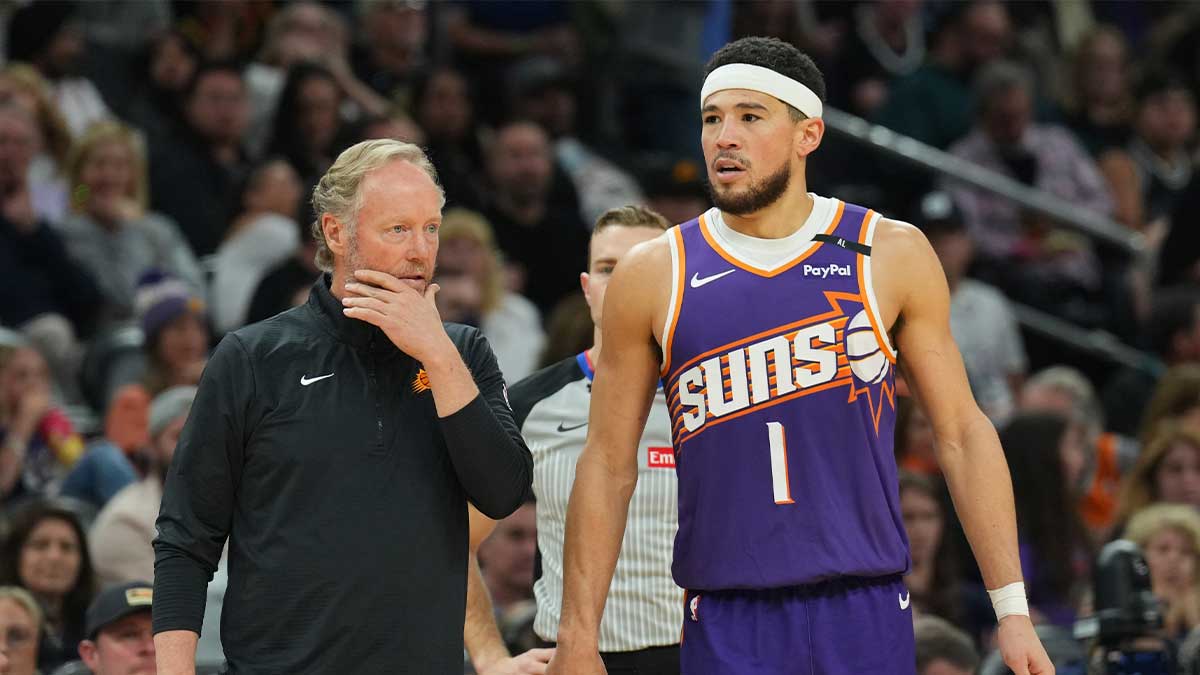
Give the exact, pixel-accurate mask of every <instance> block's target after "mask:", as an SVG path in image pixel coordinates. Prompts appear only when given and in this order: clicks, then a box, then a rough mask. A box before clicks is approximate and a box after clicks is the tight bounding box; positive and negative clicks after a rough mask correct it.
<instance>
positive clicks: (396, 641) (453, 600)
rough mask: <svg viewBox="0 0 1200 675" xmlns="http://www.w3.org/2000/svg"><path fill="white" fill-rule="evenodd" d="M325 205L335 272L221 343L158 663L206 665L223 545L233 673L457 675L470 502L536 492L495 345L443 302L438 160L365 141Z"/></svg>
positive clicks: (326, 252) (165, 599)
mask: <svg viewBox="0 0 1200 675" xmlns="http://www.w3.org/2000/svg"><path fill="white" fill-rule="evenodd" d="M312 201H313V206H314V212H315V213H317V214H319V215H318V220H317V222H316V223H315V225H314V234H315V235H316V240H317V242H318V243H319V248H318V253H317V263H318V265H319V266H320V267H322V269H324V270H325V271H326V274H325V275H324V276H323V277H322V278H321V279H320V280H318V281H317V283H316V284H315V285H314V286H313V290H312V293H311V294H310V295H309V299H308V302H307V303H306V304H304V305H301V306H299V307H297V308H295V309H292V310H289V311H287V312H284V313H283V314H280V315H278V316H275V317H273V318H271V319H268V320H266V321H263V322H261V323H257V324H253V325H251V326H247V327H245V328H242V329H240V330H237V331H235V332H233V333H230V334H229V335H227V336H226V337H225V338H224V340H222V341H221V343H220V344H219V345H218V346H217V349H216V351H215V352H214V354H213V356H212V358H211V360H210V361H209V362H208V366H207V368H206V369H205V371H204V376H203V377H202V378H201V381H200V386H199V391H198V392H197V394H196V399H195V402H194V404H193V406H192V410H191V414H190V416H189V418H188V421H187V424H186V426H185V427H184V429H183V433H182V435H181V436H180V439H179V445H178V447H177V449H176V452H175V457H174V460H173V462H172V464H171V468H170V470H169V472H168V474H167V480H166V486H165V489H164V494H163V500H162V507H161V511H160V513H159V517H158V522H157V527H158V537H157V538H156V539H155V541H154V549H155V565H154V569H155V579H154V632H155V645H156V647H157V654H158V667H159V673H167V674H174V673H191V672H193V660H194V653H195V647H196V640H197V635H198V633H199V631H200V625H201V619H202V615H203V613H204V600H205V585H206V583H207V581H208V580H209V579H210V578H211V576H212V573H213V571H214V570H215V569H216V567H217V563H218V561H219V559H220V557H221V551H222V548H223V547H224V545H225V542H226V538H228V540H229V587H228V590H227V591H226V595H225V601H224V608H223V612H222V617H221V638H222V643H223V646H224V649H225V656H226V659H227V661H228V667H229V672H230V673H356V674H370V673H389V674H391V673H449V672H453V671H454V670H456V669H457V670H458V672H462V671H461V668H462V658H463V614H464V606H465V599H466V566H467V535H468V525H467V522H468V521H467V502H468V501H469V502H470V503H472V504H474V505H475V506H476V507H477V508H478V509H479V510H480V511H481V512H482V513H484V514H485V515H487V516H489V517H491V518H497V519H498V518H503V517H504V516H506V515H508V514H509V513H511V512H512V511H514V510H515V509H516V508H517V507H518V506H519V505H520V504H521V501H522V498H523V496H524V495H525V494H526V492H527V491H528V489H529V485H530V480H531V478H530V476H531V464H532V462H531V459H530V454H529V450H528V449H527V448H526V447H525V444H524V442H523V441H522V440H521V434H520V432H519V430H518V429H517V426H516V425H515V424H514V422H513V418H512V412H511V410H510V409H509V406H508V401H507V393H506V391H505V389H504V384H503V378H502V376H501V373H500V370H499V369H498V368H497V366H496V359H495V357H494V356H493V355H492V351H491V349H490V348H489V347H488V345H487V342H486V341H485V340H484V338H483V337H482V336H481V335H480V334H479V332H478V331H476V330H475V329H473V328H469V327H467V326H461V325H457V324H443V323H442V321H441V319H440V317H439V316H438V313H437V310H436V308H435V306H434V294H435V293H436V292H437V285H436V284H431V283H430V279H431V278H432V275H433V268H434V260H435V259H436V256H437V249H438V227H439V225H440V223H441V209H442V206H443V204H444V201H445V198H444V195H443V193H442V190H441V188H440V187H439V186H438V183H437V175H436V173H435V171H434V168H433V165H432V164H430V162H429V160H428V158H427V157H426V156H425V154H424V153H423V152H422V151H421V149H420V148H418V147H416V146H414V145H411V144H407V143H402V142H399V141H394V140H388V139H384V140H375V141H366V142H363V143H359V144H358V145H355V146H353V147H351V148H349V149H348V150H346V151H345V152H343V153H342V154H341V156H339V157H338V159H337V161H336V162H334V164H333V166H332V167H330V168H329V171H328V172H327V173H326V174H325V175H324V176H323V177H322V178H321V180H320V182H319V183H318V184H317V186H316V188H315V189H314V190H313V198H312Z"/></svg>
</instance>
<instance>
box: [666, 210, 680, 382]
mask: <svg viewBox="0 0 1200 675" xmlns="http://www.w3.org/2000/svg"><path fill="white" fill-rule="evenodd" d="M676 227H679V226H678V225H676ZM678 240H679V238H678V237H676V236H675V233H674V232H672V233H671V236H669V237H667V243H669V244H670V249H671V299H670V301H669V302H667V321H666V323H664V324H663V332H662V340H663V343H664V346H663V349H664V350H665V349H666V346H665V343H666V341H667V337H668V336H669V335H670V334H671V328H672V326H673V324H674V322H675V302H676V301H677V300H679V294H680V293H682V292H683V289H682V288H680V287H679V283H678V282H677V280H678V279H679V241H678ZM670 358H671V355H670V354H663V363H666V362H667V360H668V359H670Z"/></svg>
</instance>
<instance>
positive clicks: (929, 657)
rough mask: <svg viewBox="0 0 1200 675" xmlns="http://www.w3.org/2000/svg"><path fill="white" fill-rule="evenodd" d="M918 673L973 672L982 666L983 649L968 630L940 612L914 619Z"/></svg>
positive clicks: (961, 674) (969, 674)
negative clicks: (980, 664)
mask: <svg viewBox="0 0 1200 675" xmlns="http://www.w3.org/2000/svg"><path fill="white" fill-rule="evenodd" d="M913 633H914V634H915V637H916V650H917V675H972V674H973V673H974V672H975V669H976V668H978V667H979V652H977V651H975V645H974V644H973V643H972V642H971V638H970V636H969V635H967V634H966V633H964V632H962V631H961V630H959V629H957V628H955V627H954V625H953V624H952V623H950V622H948V621H946V620H944V619H940V618H938V617H936V616H923V617H920V618H918V619H916V620H915V621H913Z"/></svg>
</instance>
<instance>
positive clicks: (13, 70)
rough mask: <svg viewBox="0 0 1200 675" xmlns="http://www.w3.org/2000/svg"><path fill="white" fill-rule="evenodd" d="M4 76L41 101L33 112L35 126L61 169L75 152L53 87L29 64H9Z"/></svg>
mask: <svg viewBox="0 0 1200 675" xmlns="http://www.w3.org/2000/svg"><path fill="white" fill-rule="evenodd" d="M4 77H7V78H8V79H10V80H12V82H13V84H15V85H16V86H17V88H18V89H21V90H23V91H25V92H26V93H30V94H33V97H34V98H35V99H37V110H36V111H35V112H34V113H33V122H34V125H35V126H37V128H38V130H39V131H40V133H41V136H42V140H43V141H44V142H45V147H46V150H47V152H48V153H49V154H50V156H51V157H53V158H54V161H55V162H56V163H57V164H58V165H59V166H60V167H61V166H62V165H63V164H64V163H65V162H66V161H67V154H68V153H69V152H70V151H71V129H70V127H68V126H67V122H66V120H65V119H64V118H63V116H62V113H60V112H59V111H58V105H57V104H56V103H55V102H54V99H53V98H52V97H51V96H50V85H49V84H48V83H47V82H46V78H44V77H42V75H41V73H39V72H38V71H37V69H36V68H34V67H33V66H31V65H29V64H28V63H10V64H8V65H7V66H5V67H4V69H3V70H0V78H4Z"/></svg>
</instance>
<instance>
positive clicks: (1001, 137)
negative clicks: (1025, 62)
mask: <svg viewBox="0 0 1200 675" xmlns="http://www.w3.org/2000/svg"><path fill="white" fill-rule="evenodd" d="M1032 119H1033V97H1032V96H1031V95H1030V93H1029V90H1027V89H1025V88H1024V87H1019V86H1017V87H1009V88H1007V89H1005V90H1003V91H998V92H996V93H994V94H993V95H992V97H991V100H990V101H989V102H988V103H987V109H986V111H985V112H984V116H983V129H984V131H985V132H986V133H987V135H988V137H989V138H991V139H992V142H993V143H995V144H996V145H999V146H1014V145H1017V144H1019V143H1020V142H1021V139H1022V138H1023V137H1024V136H1025V130H1026V129H1028V128H1029V123H1030V122H1031V121H1032Z"/></svg>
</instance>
